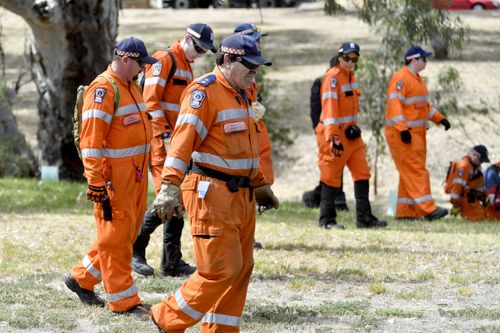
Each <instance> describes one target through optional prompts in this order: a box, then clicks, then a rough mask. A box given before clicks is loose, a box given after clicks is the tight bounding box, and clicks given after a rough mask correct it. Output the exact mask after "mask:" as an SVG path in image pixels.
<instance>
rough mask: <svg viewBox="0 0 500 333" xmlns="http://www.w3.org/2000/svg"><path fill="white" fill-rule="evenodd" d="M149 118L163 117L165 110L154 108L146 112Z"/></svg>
mask: <svg viewBox="0 0 500 333" xmlns="http://www.w3.org/2000/svg"><path fill="white" fill-rule="evenodd" d="M148 113H149V115H150V116H151V118H153V119H155V118H165V112H164V111H163V110H154V111H149V112H148Z"/></svg>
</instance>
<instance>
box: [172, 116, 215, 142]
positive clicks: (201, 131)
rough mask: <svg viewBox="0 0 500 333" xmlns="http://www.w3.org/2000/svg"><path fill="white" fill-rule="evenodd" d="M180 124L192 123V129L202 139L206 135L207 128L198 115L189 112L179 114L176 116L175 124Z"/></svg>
mask: <svg viewBox="0 0 500 333" xmlns="http://www.w3.org/2000/svg"><path fill="white" fill-rule="evenodd" d="M182 124H191V125H193V126H194V129H195V130H196V132H197V133H198V135H199V136H200V137H201V140H202V141H203V140H205V138H206V136H207V135H208V130H207V128H206V127H205V125H204V124H203V122H202V121H201V119H200V118H198V116H196V115H194V114H190V113H186V114H181V115H180V116H179V118H177V123H176V124H175V126H179V125H182Z"/></svg>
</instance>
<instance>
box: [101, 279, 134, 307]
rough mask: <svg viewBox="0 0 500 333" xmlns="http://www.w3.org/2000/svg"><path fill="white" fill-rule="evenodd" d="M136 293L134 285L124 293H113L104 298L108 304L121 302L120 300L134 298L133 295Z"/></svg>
mask: <svg viewBox="0 0 500 333" xmlns="http://www.w3.org/2000/svg"><path fill="white" fill-rule="evenodd" d="M137 292H138V291H137V287H136V286H135V283H134V284H132V285H131V286H130V287H128V288H127V289H125V290H124V291H120V292H118V293H113V294H106V296H107V298H108V300H109V301H110V302H118V301H121V300H122V299H125V298H129V297H131V296H134V295H135V294H137Z"/></svg>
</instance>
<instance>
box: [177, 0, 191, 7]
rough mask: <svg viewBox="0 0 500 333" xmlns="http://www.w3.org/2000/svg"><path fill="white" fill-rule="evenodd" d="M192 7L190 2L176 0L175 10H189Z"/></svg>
mask: <svg viewBox="0 0 500 333" xmlns="http://www.w3.org/2000/svg"><path fill="white" fill-rule="evenodd" d="M189 7H191V3H190V2H189V0H174V8H177V9H187V8H189Z"/></svg>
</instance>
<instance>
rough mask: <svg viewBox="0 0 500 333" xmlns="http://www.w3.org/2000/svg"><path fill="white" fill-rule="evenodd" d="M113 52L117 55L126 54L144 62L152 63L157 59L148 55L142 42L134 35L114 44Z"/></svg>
mask: <svg viewBox="0 0 500 333" xmlns="http://www.w3.org/2000/svg"><path fill="white" fill-rule="evenodd" d="M115 54H116V55H119V56H127V57H130V58H136V59H139V60H140V61H142V62H145V63H146V64H150V65H152V64H154V63H156V62H157V61H158V60H157V59H155V58H153V57H150V56H149V55H148V51H147V50H146V46H145V45H144V42H143V41H142V40H140V39H139V38H136V37H129V38H125V39H122V40H121V41H119V42H118V44H116V47H115Z"/></svg>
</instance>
